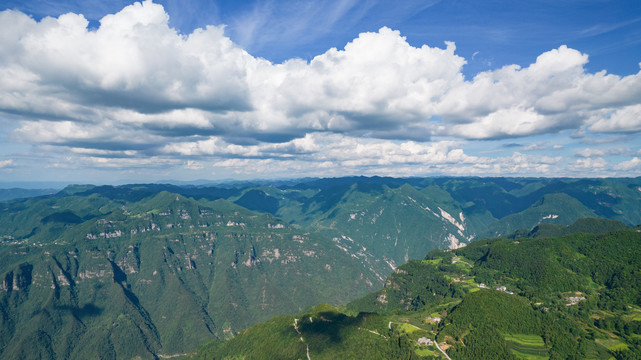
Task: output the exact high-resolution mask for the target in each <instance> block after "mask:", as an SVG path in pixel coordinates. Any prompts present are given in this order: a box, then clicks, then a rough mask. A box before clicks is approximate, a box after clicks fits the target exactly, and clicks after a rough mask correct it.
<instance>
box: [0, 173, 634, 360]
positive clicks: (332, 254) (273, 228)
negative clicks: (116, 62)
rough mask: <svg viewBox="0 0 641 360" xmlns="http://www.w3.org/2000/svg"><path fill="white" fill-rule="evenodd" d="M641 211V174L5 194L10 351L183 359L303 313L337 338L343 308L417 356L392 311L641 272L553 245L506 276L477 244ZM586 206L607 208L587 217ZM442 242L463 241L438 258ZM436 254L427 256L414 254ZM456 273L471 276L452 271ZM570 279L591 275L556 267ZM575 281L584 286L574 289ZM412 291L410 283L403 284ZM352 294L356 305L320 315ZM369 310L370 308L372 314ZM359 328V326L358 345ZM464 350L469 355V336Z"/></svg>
mask: <svg viewBox="0 0 641 360" xmlns="http://www.w3.org/2000/svg"><path fill="white" fill-rule="evenodd" d="M640 209H641V179H639V178H637V179H579V180H577V179H503V178H491V179H483V178H408V179H397V178H377V177H374V178H364V177H355V178H337V179H306V180H300V181H284V182H274V183H271V184H270V183H267V182H261V183H257V184H254V183H242V184H228V185H217V186H177V185H163V184H138V185H124V186H92V185H74V186H69V187H67V188H65V189H64V190H62V191H60V192H59V193H57V194H55V195H48V196H41V197H34V198H29V199H19V200H11V201H6V202H2V203H0V279H1V280H2V283H1V284H0V315H1V316H0V329H1V330H0V358H12V359H13V358H52V359H53V358H98V357H102V358H132V357H137V356H140V357H141V358H156V357H162V356H170V355H176V354H181V353H185V352H187V351H189V350H191V349H194V348H195V347H196V346H198V345H199V344H202V343H204V342H206V341H209V340H212V339H227V338H231V337H234V336H235V335H236V334H237V332H238V331H241V330H243V329H246V328H248V327H250V326H251V325H253V324H256V323H258V322H260V321H263V320H266V319H269V318H270V317H272V316H273V315H278V314H291V313H296V312H303V313H302V314H303V315H304V314H305V313H304V311H307V312H309V313H310V314H311V315H310V316H307V317H303V316H302V315H300V316H299V318H298V319H299V320H298V321H301V326H303V327H301V328H300V329H299V330H300V331H303V330H304V329H316V330H314V331H325V330H323V329H322V327H321V328H318V324H317V323H312V321H313V320H310V317H311V319H314V318H316V317H319V319H320V318H323V317H324V318H325V319H329V317H336V318H337V319H338V318H340V319H342V320H340V321H343V320H344V321H346V322H347V323H349V324H352V322H353V323H354V324H361V325H363V326H360V327H361V328H365V325H364V324H377V325H375V326H376V328H372V329H370V330H372V331H374V332H376V333H378V334H379V335H380V336H382V337H386V338H387V339H388V340H389V341H388V342H387V343H386V345H383V347H380V346H379V345H380V344H378V343H377V344H376V345H374V344H370V345H371V346H372V349H374V348H377V349H380V353H381V354H387V355H385V356H384V357H386V358H389V357H390V356H392V355H390V354H396V355H393V356H392V357H394V356H397V355H398V356H400V355H399V354H405V352H406V351H409V350H407V348H406V347H404V346H401V347H399V346H400V345H398V344H401V343H403V344H405V343H406V342H407V341H409V342H410V343H412V341H414V340H411V339H410V340H411V341H410V340H408V338H407V336H406V334H405V333H404V332H403V331H401V330H402V329H400V330H399V328H394V326H393V323H397V324H400V323H402V322H403V321H402V319H401V318H394V319H393V321H392V320H387V319H388V318H387V317H383V318H381V316H388V315H389V312H394V311H402V312H407V311H410V312H412V311H413V312H415V311H419V310H420V309H426V306H436V307H438V308H437V309H436V310H435V309H434V308H430V309H431V310H430V311H431V313H430V314H432V313H434V314H436V313H440V312H442V311H443V310H447V311H451V310H452V306H453V304H455V303H456V302H458V301H460V299H461V298H462V297H464V296H465V294H467V292H469V291H470V290H471V289H477V287H476V285H477V283H478V282H485V283H494V282H496V283H499V282H501V283H505V284H510V286H515V287H518V288H519V294H521V295H522V296H524V297H526V298H528V299H534V298H535V296H539V295H540V293H541V289H544V288H545V289H547V290H546V291H548V293H546V294H548V295H549V294H553V295H549V296H551V297H552V298H553V299H554V297H555V296H556V297H557V298H558V297H561V298H563V297H564V296H566V295H565V292H567V291H580V292H582V293H585V294H587V292H588V290H590V289H592V290H595V289H597V288H598V289H602V288H603V286H605V287H607V286H609V285H608V284H609V283H608V281H610V282H617V283H618V282H621V281H628V280H629V278H630V277H631V278H634V277H635V276H637V274H636V273H634V272H632V273H626V275H624V276H625V278H624V279H616V280H615V279H606V278H604V276H605V277H607V276H613V275H612V274H610V273H608V274H609V275H607V274H606V275H603V274H601V275H599V276H600V277H599V278H598V279H597V280H595V279H592V280H589V281H588V280H586V277H585V276H584V275H585V274H584V273H582V272H580V271H584V272H585V271H587V270H586V269H583V268H581V269H578V270H577V269H575V268H573V267H568V266H569V265H568V264H567V263H563V262H561V263H559V262H558V261H556V262H555V261H552V260H550V259H555V256H556V255H553V253H544V254H543V255H545V256H544V257H543V259H544V260H546V259H547V260H550V261H549V262H546V261H547V260H546V261H543V260H536V261H535V260H532V261H534V263H532V262H527V261H526V260H527V259H537V256H539V255H541V251H542V250H540V249H539V246H538V245H537V246H534V245H533V246H532V247H531V248H530V247H527V246H522V247H521V248H516V250H514V251H517V250H518V249H527V251H523V252H519V256H520V259H521V260H519V261H520V262H518V263H516V265H514V268H513V269H512V268H511V269H495V268H493V267H492V266H495V265H496V264H504V263H505V262H504V261H503V260H500V259H502V258H501V257H502V256H503V257H504V256H508V255H505V254H503V253H500V252H486V253H483V251H486V250H487V249H488V246H489V245H488V244H490V242H491V243H492V244H503V243H502V242H501V241H499V240H491V241H490V240H478V239H483V238H484V237H486V236H488V235H492V236H498V235H501V236H506V237H507V238H509V239H510V240H502V241H508V242H507V243H506V244H508V245H509V244H512V243H510V241H511V242H513V243H514V242H521V243H523V244H524V243H525V241H521V240H519V238H520V237H538V238H542V237H550V236H561V235H567V234H572V233H575V232H577V231H579V232H580V231H587V232H608V231H614V230H621V229H629V226H630V225H635V224H638V223H641V211H640ZM585 217H590V218H599V219H598V220H595V219H592V220H580V221H578V222H576V223H575V221H577V219H580V218H585ZM573 223H574V225H571V224H573ZM567 225H571V226H567ZM477 240H478V241H477ZM488 241H489V242H488ZM528 241H530V240H528ZM468 244H469V245H468ZM532 244H535V243H532ZM536 244H539V243H536ZM541 244H542V243H541ZM465 245H468V246H467V247H464V246H465ZM508 245H505V246H508ZM484 246H485V247H484ZM496 246H498V245H496ZM509 246H512V245H509ZM509 246H508V248H509ZM572 246H574V245H572ZM498 248H499V249H501V247H500V246H499V247H498ZM435 249H451V250H452V251H451V252H438V251H437V252H435V253H430V252H431V251H433V250H435ZM479 249H482V250H479ZM492 249H494V248H492ZM557 250H559V249H557V248H553V249H552V250H550V251H557ZM561 250H562V249H561ZM474 251H477V252H479V253H478V254H477V253H474ZM546 251H547V250H546ZM559 251H560V250H559ZM567 251H570V250H567ZM572 251H575V250H572ZM599 251H601V250H599ZM426 253H430V256H428V259H427V260H424V261H412V259H422V258H424V257H425V254H426ZM434 254H436V255H434ZM479 254H481V255H479ZM580 254H582V255H576V256H579V257H581V256H586V257H587V256H590V254H583V253H580ZM452 256H457V257H458V258H460V259H464V260H461V261H459V260H456V259H453V258H452V259H450V257H452ZM509 256H512V255H511V253H510V254H509ZM509 256H508V257H509ZM573 256H574V255H573ZM563 257H565V253H563ZM497 259H498V260H497ZM453 260H455V261H454V263H453V264H450V263H451V262H452V261H453ZM408 261H409V262H408ZM537 261H538V262H537ZM406 262H408V263H407V264H406V265H403V266H401V267H398V265H399V264H403V263H406ZM582 263H585V262H582ZM621 264H623V263H621ZM446 265H447V266H446ZM573 266H574V265H573ZM576 266H578V265H576ZM586 266H587V265H586ZM621 266H623V265H621ZM472 267H473V268H472ZM459 268H460V269H463V270H465V273H457V272H456V271H454V270H453V269H459ZM443 269H445V270H443ZM519 269H521V270H523V269H526V270H527V269H535V270H536V271H535V270H532V271H534V272H535V273H536V274H538V275H537V276H540V277H541V278H540V280H537V281H538V282H537V281H534V280H533V279H529V278H528V277H527V276H525V275H524V274H522V273H519V272H518V270H519ZM463 270H460V271H463ZM448 271H449V272H448ZM457 271H458V270H457ZM460 271H458V272H460ZM509 271H516V272H515V273H509ZM524 271H525V270H524ZM565 273H570V274H580V276H579V275H577V276H574V277H572V276H569V277H568V276H562V277H559V276H556V275H555V274H565ZM389 275H391V277H389V278H388V279H387V281H385V278H386V277H388V276H389ZM455 275H456V279H458V276H462V279H460V280H461V281H460V283H457V284H454V283H453V282H452V279H453V277H454V276H455ZM593 275H594V274H592V275H590V276H593ZM595 276H596V275H595ZM463 277H468V279H469V281H467V282H466V281H463V280H465V279H464V278H463ZM510 279H512V280H514V282H513V283H510V282H509V281H512V280H510ZM516 279H518V281H517V280H516ZM508 280H509V281H508ZM474 281H476V282H474ZM403 284H405V285H403ZM409 284H415V285H411V286H410V285H409ZM416 284H422V285H421V286H423V287H424V288H423V290H421V291H422V292H420V293H419V292H417V290H416V289H415V288H414V287H412V286H416ZM543 284H545V286H544V285H543ZM568 284H570V285H571V286H574V287H577V289H578V290H565V288H563V286H566V285H568ZM586 284H587V285H586ZM594 284H596V285H594ZM384 285H385V287H384V288H383V290H381V291H379V292H374V293H372V291H374V290H376V289H380V288H381V287H382V286H384ZM407 286H409V287H410V288H411V289H413V290H410V291H406V292H403V291H404V290H403V289H406V288H407ZM546 286H547V288H546ZM568 286H569V285H568ZM572 289H574V288H572ZM618 289H619V288H618ZM561 290H563V293H559V292H560V291H561ZM553 291H556V293H553ZM613 291H614V290H613ZM616 291H618V292H621V294H624V293H625V294H627V292H625V291H623V290H621V289H619V290H616ZM616 291H614V292H609V293H607V294H609V295H608V296H609V297H610V298H611V299H613V300H612V301H616V299H618V298H620V296H619V295H618V294H619V293H617V292H616ZM367 293H370V295H367V296H365V295H366V294H367ZM536 294H539V295H536ZM559 294H560V295H559ZM625 294H624V295H621V296H626V297H625V299H624V300H623V301H624V303H628V302H630V301H631V300H630V299H628V297H629V294H628V295H625ZM417 295H420V296H417ZM548 295H546V296H548ZM363 296H364V297H363ZM600 296H601V295H600ZM604 296H605V295H604ZM355 299H358V300H355ZM436 299H440V300H438V301H436ZM537 299H538V298H537ZM350 301H353V302H352V303H351V304H350V305H349V306H347V308H340V309H336V308H333V307H331V306H329V305H327V306H323V307H321V308H314V309H311V310H310V309H308V306H311V305H316V304H319V303H321V302H326V303H329V304H332V305H344V304H347V303H348V302H350ZM532 301H533V300H532ZM537 301H538V302H544V303H545V301H548V298H543V297H542V298H541V299H538V300H537ZM603 301H605V300H603ZM637 305H638V304H637ZM563 306H565V304H564V305H563ZM305 309H308V310H305ZM346 309H349V311H348V312H347V313H344V311H347V310H346ZM360 312H371V313H372V315H371V316H369V315H367V316H365V315H361V317H358V316H357V315H358V313H360ZM321 313H323V314H321ZM325 313H326V314H325ZM374 313H376V314H374ZM314 314H316V315H314ZM319 314H320V315H319ZM287 316H288V315H285V317H284V318H277V319H281V320H278V321H285V320H282V319H289V318H288V317H287ZM354 316H356V318H353V317H354ZM399 316H400V315H399ZM412 316H413V315H412ZM421 316H422V315H421ZM434 316H436V315H434ZM292 319H293V318H292ZM305 319H307V320H309V321H310V324H308V325H306V322H305V321H307V320H305ZM403 319H404V318H403ZM604 319H605V318H604ZM289 320H291V319H289ZM289 320H287V321H289ZM385 321H388V323H385ZM389 321H392V324H389ZM266 324H267V325H264V326H268V325H269V324H271V323H269V322H268V323H266ZM312 324H316V325H312ZM341 324H342V323H341ZM381 324H382V325H381ZM383 325H387V329H385V326H383ZM415 325H417V326H419V327H421V328H422V329H423V330H425V331H428V332H429V331H431V330H430V329H432V330H434V331H441V330H443V329H440V328H439V326H441V325H434V326H433V327H430V328H425V326H423V325H424V324H423V325H420V324H419V323H415ZM341 326H342V325H341ZM368 326H369V325H368ZM381 326H382V328H381ZM390 326H391V328H390ZM399 326H400V325H399ZM402 328H404V329H406V330H407V329H408V328H407V327H402ZM334 330H335V329H334ZM334 330H332V331H334ZM385 331H388V332H389V334H388V333H384V332H385ZM417 331H418V330H417ZM448 331H449V330H448ZM439 333H440V332H439ZM359 334H361V333H360V331H356V332H354V333H352V335H354V336H355V339H356V338H358V339H360V335H359ZM370 334H372V333H371V332H370ZM421 334H423V333H421ZM434 334H436V333H434ZM434 334H433V335H434ZM453 334H454V335H456V334H457V333H455V332H453ZM540 334H543V333H542V332H540ZM346 336H347V335H346ZM350 336H351V335H350ZM461 336H463V335H459V337H461ZM541 336H543V335H541ZM295 337H296V336H295ZM303 337H304V338H306V339H307V338H308V337H309V336H307V337H305V336H303ZM453 337H454V336H453ZM296 338H298V337H296ZM454 338H455V337H454ZM238 339H239V340H235V341H245V340H241V339H242V337H239V338H238ZM309 339H312V338H311V337H309ZM323 339H324V340H323ZM392 339H393V340H392ZM335 340H336V339H335V338H332V339H330V340H327V339H325V338H322V336H321V337H319V338H318V339H317V341H318V343H317V345H313V346H316V347H313V346H312V343H309V342H307V344H309V345H310V347H311V349H312V350H310V351H312V352H315V351H316V350H318V349H320V348H322V347H324V346H325V345H321V344H325V341H335ZM299 341H300V340H299ZM309 341H311V340H309ZM315 341H316V340H315ZM359 341H360V340H359ZM439 341H440V339H439ZM537 341H538V340H537ZM626 341H627V340H626ZM341 343H343V342H341ZM625 343H626V344H632V343H630V342H629V341H628V342H625ZM224 344H227V343H224ZM229 344H234V343H233V342H232V343H229ZM368 344H369V343H368ZM546 344H547V343H546ZM450 345H451V346H452V349H453V350H452V351H459V350H456V349H458V347H457V345H456V342H453V343H451V344H450ZM221 346H223V347H228V346H232V345H221ZM292 346H293V345H292ZM346 346H347V345H346ZM350 346H351V345H350ZM368 346H369V345H368ZM546 346H548V345H546ZM357 347H358V346H357ZM229 349H230V351H232V350H233V349H232V348H229ZM291 349H292V351H294V350H293V349H297V347H292V348H291ZM314 349H316V350H314ZM546 349H548V350H549V347H548V348H546ZM305 350H306V349H305ZM548 350H545V351H548ZM318 351H320V350H318ZM318 351H316V352H317V355H320V352H318ZM345 351H348V350H345ZM349 351H352V350H349ZM353 351H356V352H354V353H353V354H360V352H358V351H357V350H356V348H354V350H353ZM359 351H360V350H359ZM399 351H400V352H399ZM232 352H233V351H232ZM606 352H607V350H606ZM408 353H411V354H414V353H415V351H414V350H413V348H412V349H411V351H409V352H408ZM419 353H420V351H419ZM332 354H333V353H332V352H331V351H330V352H327V353H326V354H325V355H323V356H326V357H328V358H329V357H331V356H333V355H332ZM350 354H352V353H350ZM436 354H438V353H436ZM303 355H305V354H303ZM350 356H351V355H350ZM354 356H356V355H354ZM412 356H414V355H412Z"/></svg>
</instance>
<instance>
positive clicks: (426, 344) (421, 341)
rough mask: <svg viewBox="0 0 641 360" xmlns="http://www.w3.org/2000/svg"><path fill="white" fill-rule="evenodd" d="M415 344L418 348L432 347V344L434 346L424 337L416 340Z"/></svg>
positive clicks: (430, 340)
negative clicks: (421, 346)
mask: <svg viewBox="0 0 641 360" xmlns="http://www.w3.org/2000/svg"><path fill="white" fill-rule="evenodd" d="M416 344H418V345H419V346H420V345H423V346H430V345H433V344H434V342H433V341H432V339H428V338H426V337H422V338H420V339H418V340H417V341H416Z"/></svg>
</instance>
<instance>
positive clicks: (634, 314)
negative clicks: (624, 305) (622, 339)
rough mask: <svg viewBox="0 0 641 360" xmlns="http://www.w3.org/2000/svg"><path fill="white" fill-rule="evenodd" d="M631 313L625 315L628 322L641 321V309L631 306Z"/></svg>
mask: <svg viewBox="0 0 641 360" xmlns="http://www.w3.org/2000/svg"><path fill="white" fill-rule="evenodd" d="M629 308H630V313H629V314H627V315H624V316H623V318H624V319H625V320H627V321H641V309H639V308H638V307H636V306H629Z"/></svg>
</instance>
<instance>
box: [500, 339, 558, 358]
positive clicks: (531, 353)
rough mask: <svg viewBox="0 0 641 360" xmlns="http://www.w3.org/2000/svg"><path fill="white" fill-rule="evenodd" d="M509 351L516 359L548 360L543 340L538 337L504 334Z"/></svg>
mask: <svg viewBox="0 0 641 360" xmlns="http://www.w3.org/2000/svg"><path fill="white" fill-rule="evenodd" d="M504 338H505V341H507V344H508V347H509V348H510V351H512V353H513V354H514V355H516V356H517V357H519V358H521V359H527V360H543V359H548V358H549V356H548V350H547V348H546V347H545V343H544V342H543V338H542V337H540V336H538V335H526V334H505V335H504Z"/></svg>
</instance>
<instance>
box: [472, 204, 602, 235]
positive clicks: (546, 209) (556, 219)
mask: <svg viewBox="0 0 641 360" xmlns="http://www.w3.org/2000/svg"><path fill="white" fill-rule="evenodd" d="M588 217H596V214H595V213H594V212H593V211H592V210H590V209H589V208H587V207H586V206H585V205H583V204H582V203H581V202H580V201H578V200H577V199H575V198H573V197H571V196H569V195H567V194H547V195H544V196H543V197H542V198H541V199H540V200H539V201H537V202H536V203H534V204H533V205H532V206H530V207H529V208H527V209H526V210H523V211H521V212H519V213H516V214H511V215H508V216H505V217H504V218H502V219H500V220H498V221H496V222H495V223H493V224H492V225H490V226H489V227H488V229H487V231H486V232H485V233H484V236H485V237H495V236H502V235H506V234H510V233H512V232H514V231H516V230H518V229H532V228H533V227H534V226H536V225H539V224H541V223H549V224H561V225H570V224H572V223H574V222H575V221H577V220H578V219H580V218H588Z"/></svg>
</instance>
